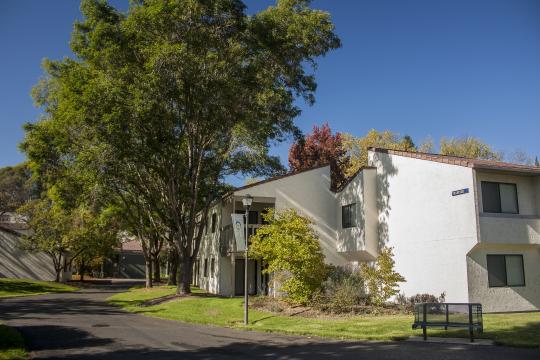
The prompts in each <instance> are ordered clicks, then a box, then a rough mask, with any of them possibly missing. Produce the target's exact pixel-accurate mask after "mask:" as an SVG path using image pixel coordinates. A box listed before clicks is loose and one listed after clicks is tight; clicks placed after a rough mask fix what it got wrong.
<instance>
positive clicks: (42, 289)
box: [0, 278, 77, 298]
mask: <svg viewBox="0 0 540 360" xmlns="http://www.w3.org/2000/svg"><path fill="white" fill-rule="evenodd" d="M75 290H77V288H75V287H73V286H69V285H65V284H59V283H55V282H49V281H37V280H29V279H7V278H0V298H7V297H14V296H30V295H39V294H48V293H58V292H66V291H75Z"/></svg>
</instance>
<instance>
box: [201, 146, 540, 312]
mask: <svg viewBox="0 0 540 360" xmlns="http://www.w3.org/2000/svg"><path fill="white" fill-rule="evenodd" d="M369 165H370V166H369V167H366V168H364V169H362V170H361V171H359V172H358V173H357V174H356V175H355V176H353V177H352V178H351V179H350V181H349V182H348V183H347V184H345V185H344V186H343V187H342V188H341V189H339V190H338V191H332V190H331V188H330V168H329V166H322V167H317V168H313V169H310V170H306V171H302V172H299V173H295V174H290V175H285V176H281V177H276V178H273V179H269V180H265V181H261V182H258V183H255V184H251V185H248V186H244V187H242V188H239V189H236V190H235V191H233V192H231V193H229V194H227V195H226V196H224V197H223V198H222V199H221V200H220V201H218V202H217V203H216V204H215V206H214V207H213V208H212V210H211V212H210V215H209V216H210V219H209V225H208V229H207V233H206V235H205V237H204V239H203V242H202V244H201V250H200V253H199V260H198V261H197V263H196V264H195V269H194V283H195V284H196V285H199V286H201V287H202V288H204V289H206V290H207V291H209V292H212V293H217V294H221V295H226V296H234V295H242V294H243V291H244V290H243V289H244V275H243V274H244V258H243V253H241V252H237V251H236V249H235V242H234V240H233V230H232V224H231V214H233V213H243V212H244V209H243V207H242V198H243V197H244V196H245V195H246V194H250V195H251V196H253V197H254V201H253V205H252V207H251V209H250V213H249V225H248V227H249V231H250V233H253V232H254V231H256V229H257V228H258V227H260V226H261V225H262V217H261V213H262V212H264V211H265V209H267V208H276V209H278V210H279V209H285V208H295V209H297V210H298V211H299V212H300V213H302V214H303V215H305V216H308V217H309V218H311V219H312V221H313V222H314V224H315V225H314V226H315V229H316V231H317V232H318V234H319V236H320V241H321V246H322V249H323V251H324V254H325V256H326V261H327V262H328V263H332V264H335V265H353V266H356V265H358V264H359V263H360V262H364V261H372V260H374V259H375V258H376V256H377V254H378V250H379V249H380V248H381V247H383V246H392V247H393V248H394V254H395V262H396V270H397V271H398V272H399V273H400V274H402V275H403V276H404V277H405V278H406V280H407V281H406V282H405V283H402V284H401V286H400V288H401V291H403V292H404V293H405V294H406V295H407V296H410V295H414V294H417V293H430V294H434V295H438V294H440V293H442V292H445V293H446V300H447V301H449V302H480V303H482V304H483V307H484V311H488V312H499V311H525V310H539V309H540V168H538V167H531V166H523V165H516V164H509V163H502V162H494V161H485V160H472V159H465V158H459V157H452V156H443V155H432V154H423V153H413V152H403V151H394V150H386V149H371V150H370V152H369ZM248 267H249V269H248V271H249V280H248V288H249V292H250V293H251V294H256V293H266V292H267V291H268V276H265V275H263V274H262V273H261V264H260V263H259V262H258V261H256V260H249V263H248Z"/></svg>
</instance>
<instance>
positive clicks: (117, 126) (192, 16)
mask: <svg viewBox="0 0 540 360" xmlns="http://www.w3.org/2000/svg"><path fill="white" fill-rule="evenodd" d="M309 3H310V2H309V1H304V0H279V1H277V3H276V5H275V6H272V7H269V8H268V9H266V10H264V11H261V12H260V13H257V14H253V15H249V16H248V15H247V14H246V12H245V5H244V3H243V2H242V1H240V0H209V1H199V0H187V1H186V0H170V1H162V0H146V1H133V2H130V8H129V10H128V11H127V12H126V13H122V12H120V11H118V10H116V9H115V8H114V7H112V6H111V5H109V4H108V3H107V2H106V1H100V0H84V1H82V3H81V11H82V13H83V20H82V21H81V22H77V23H76V24H75V26H74V32H73V34H72V38H71V47H72V50H73V53H74V54H75V56H76V60H70V59H67V60H62V61H46V62H45V63H44V70H45V76H44V77H43V79H42V80H41V81H40V83H39V84H38V85H37V86H36V88H35V89H34V91H33V96H34V99H35V101H36V103H37V104H38V105H40V106H41V107H43V108H44V110H45V114H44V116H43V119H42V120H40V121H39V122H37V123H36V124H31V125H27V126H26V131H27V136H26V139H25V141H24V143H23V144H22V149H23V150H24V151H25V152H26V154H27V155H28V157H29V158H30V160H31V166H32V169H33V170H34V172H35V173H36V174H38V175H39V176H40V177H42V178H43V179H44V181H45V182H47V183H48V186H47V188H48V189H53V192H54V193H55V194H58V195H59V196H58V199H55V200H56V201H65V204H62V206H63V207H69V208H74V207H76V205H78V201H77V200H78V199H77V197H75V198H72V197H71V196H64V195H63V194H65V193H68V194H75V193H77V192H78V191H77V190H79V192H80V193H82V194H90V193H91V189H92V188H93V186H94V185H95V184H98V185H99V186H98V187H99V188H101V189H107V190H106V191H107V192H108V193H109V195H110V196H109V198H110V201H111V202H113V203H114V204H115V205H119V206H121V208H122V209H123V210H124V214H123V215H124V220H125V222H126V227H127V230H128V231H129V232H130V233H132V234H133V235H135V236H136V237H137V238H138V239H139V240H140V241H141V242H142V244H143V249H144V250H145V253H146V249H147V248H150V247H151V244H150V243H148V242H147V239H150V238H152V237H153V236H154V235H155V234H158V235H160V234H161V235H162V236H167V239H168V240H169V241H170V242H171V244H174V245H175V246H176V247H177V248H178V250H179V258H180V264H181V267H182V269H183V271H182V274H183V277H182V279H181V281H180V283H179V291H180V292H189V291H190V279H191V267H192V262H193V260H194V259H195V258H196V257H197V252H198V248H199V245H200V241H201V237H202V234H203V232H202V229H203V228H204V227H205V221H206V219H207V216H206V213H207V211H208V208H209V206H210V203H211V202H212V200H213V199H214V198H215V196H217V194H219V193H220V192H221V191H222V190H223V187H224V186H223V185H224V184H223V181H224V179H225V178H226V176H227V175H230V174H236V173H242V174H245V175H251V176H266V175H272V174H274V173H275V172H276V171H281V170H282V166H281V165H280V163H279V161H278V159H277V158H276V157H273V156H270V155H269V154H268V150H269V145H270V143H271V141H280V140H283V139H284V138H285V137H286V136H288V135H289V134H290V133H297V132H298V129H297V128H296V126H295V125H294V122H293V119H294V118H295V117H296V116H297V115H298V114H299V112H300V110H299V108H298V107H297V106H296V104H295V100H296V98H298V97H303V98H305V99H306V100H307V101H308V102H313V101H314V92H315V89H316V82H315V78H314V75H313V73H312V72H313V70H314V68H315V65H316V61H315V60H316V59H317V58H318V57H319V56H322V55H325V54H326V53H327V52H328V51H330V50H331V49H334V48H337V47H339V46H340V41H339V39H338V38H337V36H336V35H335V34H334V25H333V24H332V22H331V19H330V15H329V14H328V13H326V12H324V11H319V10H315V9H311V8H310V7H309ZM66 174H67V175H69V178H71V179H73V180H76V181H63V180H62V179H63V177H64V175H66ZM68 200H74V201H68ZM201 215H202V216H201ZM157 229H160V231H157ZM165 234H166V235H165ZM162 240H163V239H162Z"/></svg>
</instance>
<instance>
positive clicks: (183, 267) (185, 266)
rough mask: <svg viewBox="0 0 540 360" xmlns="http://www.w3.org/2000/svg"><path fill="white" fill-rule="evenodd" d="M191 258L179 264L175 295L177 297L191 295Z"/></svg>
mask: <svg viewBox="0 0 540 360" xmlns="http://www.w3.org/2000/svg"><path fill="white" fill-rule="evenodd" d="M191 265H192V263H191V258H189V257H187V258H185V259H183V261H181V262H180V267H179V268H180V269H179V270H180V274H179V275H178V287H177V289H176V293H177V294H179V295H186V294H191V272H192V266H191Z"/></svg>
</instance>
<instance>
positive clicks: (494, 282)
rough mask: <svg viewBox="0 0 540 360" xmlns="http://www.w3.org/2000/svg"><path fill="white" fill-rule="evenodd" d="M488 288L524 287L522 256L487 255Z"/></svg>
mask: <svg viewBox="0 0 540 360" xmlns="http://www.w3.org/2000/svg"><path fill="white" fill-rule="evenodd" d="M487 268H488V282H489V286H490V287H503V286H525V273H524V270H523V256H522V255H488V256H487Z"/></svg>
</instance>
